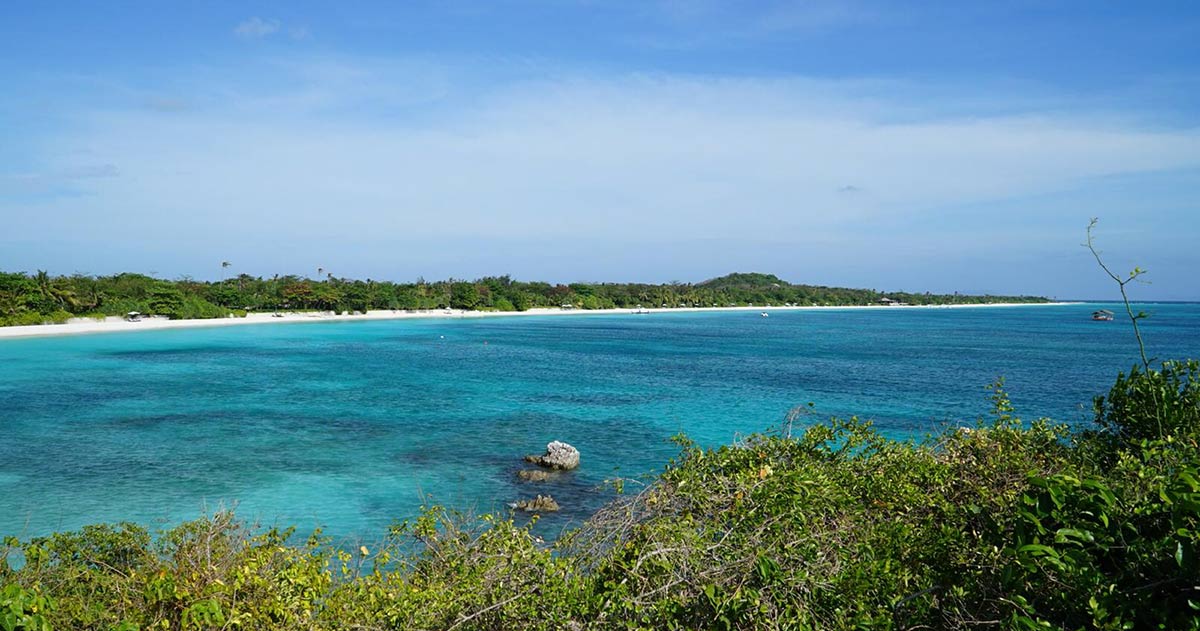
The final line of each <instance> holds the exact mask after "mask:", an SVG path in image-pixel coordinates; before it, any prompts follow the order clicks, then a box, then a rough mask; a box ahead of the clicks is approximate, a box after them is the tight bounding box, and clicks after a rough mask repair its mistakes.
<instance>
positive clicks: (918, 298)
mask: <svg viewBox="0 0 1200 631" xmlns="http://www.w3.org/2000/svg"><path fill="white" fill-rule="evenodd" d="M322 271H323V270H322ZM885 298H886V299H888V300H893V301H896V302H903V303H907V304H937V305H941V304H973V303H983V302H1045V301H1046V299H1045V298H1041V297H1032V296H981V295H959V294H951V295H947V294H930V293H923V294H921V293H906V292H887V293H884V292H880V291H876V290H873V289H846V288H839V287H823V286H816V285H796V284H792V283H788V282H786V281H783V280H781V279H779V278H778V277H776V276H773V275H770V274H730V275H728V276H723V277H721V278H716V279H712V280H708V281H705V282H701V283H695V284H692V283H678V282H673V283H666V284H659V285H653V284H643V283H571V284H551V283H545V282H524V281H517V280H514V279H512V278H510V277H509V276H488V277H485V278H480V279H477V280H474V281H466V280H455V279H450V280H443V281H435V282H426V281H425V280H423V279H422V280H418V281H417V282H413V283H396V282H391V281H378V280H372V279H367V280H354V279H346V278H336V277H334V276H333V275H331V274H327V275H326V276H325V277H324V278H318V279H312V278H306V277H301V276H273V277H271V278H263V277H258V276H250V275H248V274H241V275H238V276H236V277H231V278H227V279H223V280H220V281H213V282H206V281H196V280H191V279H186V278H185V279H180V280H163V279H158V278H152V277H150V276H146V275H142V274H132V273H125V274H116V275H112V276H88V275H83V274H75V275H72V276H51V275H50V274H47V273H46V272H44V271H38V272H36V273H34V274H26V273H20V272H17V273H11V272H10V273H5V272H0V325H19V324H42V323H47V322H63V321H66V320H67V319H69V318H71V317H77V316H92V317H98V316H113V315H124V314H126V313H128V312H130V311H137V312H140V313H145V314H154V315H164V316H168V317H171V318H175V319H181V318H220V317H227V316H230V315H244V312H247V311H286V310H320V311H337V312H356V311H357V312H365V311H368V310H372V309H382V310H419V309H447V308H450V309H468V310H497V311H525V310H527V309H531V308H535V307H563V306H567V307H571V308H577V309H606V308H636V307H646V308H651V307H653V308H663V307H668V308H674V307H725V306H745V305H754V306H782V305H830V306H846V305H868V304H879V303H880V301H881V300H883V299H885Z"/></svg>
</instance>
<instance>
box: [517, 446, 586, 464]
mask: <svg viewBox="0 0 1200 631" xmlns="http://www.w3.org/2000/svg"><path fill="white" fill-rule="evenodd" d="M525 462H532V463H533V464H536V465H538V466H542V467H546V468H547V469H561V470H564V471H567V470H570V469H574V468H575V467H578V466H579V450H578V449H576V448H574V447H572V446H570V445H568V444H567V443H564V442H560V441H557V440H556V441H554V442H552V443H550V444H548V445H546V453H545V454H543V455H541V456H525Z"/></svg>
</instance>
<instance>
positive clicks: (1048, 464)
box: [0, 363, 1200, 630]
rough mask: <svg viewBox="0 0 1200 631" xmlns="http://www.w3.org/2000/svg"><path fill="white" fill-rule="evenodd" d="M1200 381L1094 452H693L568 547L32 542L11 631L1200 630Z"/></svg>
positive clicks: (837, 443)
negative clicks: (1198, 392)
mask: <svg viewBox="0 0 1200 631" xmlns="http://www.w3.org/2000/svg"><path fill="white" fill-rule="evenodd" d="M1196 385H1197V372H1196V370H1195V365H1194V364H1193V363H1186V364H1164V365H1163V366H1162V367H1161V369H1157V370H1145V369H1143V370H1134V371H1131V372H1130V373H1129V374H1128V375H1123V376H1121V377H1120V378H1119V379H1118V380H1117V383H1116V384H1115V385H1114V387H1113V389H1112V391H1110V392H1109V393H1108V394H1107V395H1106V396H1105V397H1104V399H1103V401H1102V402H1100V403H1098V405H1097V410H1098V413H1100V414H1102V418H1100V419H1099V421H1100V424H1099V427H1098V428H1097V429H1096V430H1095V431H1091V432H1085V433H1081V434H1077V435H1070V434H1068V432H1067V430H1066V429H1065V428H1064V427H1062V426H1056V425H1053V424H1051V423H1050V422H1048V421H1044V420H1043V421H1035V422H1032V423H1023V422H1022V421H1020V420H1019V419H1017V418H1015V417H1014V416H1013V414H1012V409H1011V406H1010V405H1009V403H1008V399H1007V398H1006V397H1005V396H1004V393H1003V392H1002V391H1001V390H999V389H997V392H996V395H995V399H994V400H995V403H996V415H995V418H993V419H990V420H987V421H980V422H978V423H976V424H975V425H974V426H973V427H970V428H952V429H948V430H946V431H944V432H942V433H940V434H938V435H936V436H933V437H931V438H929V439H928V440H924V441H913V442H900V441H895V440H889V439H887V438H884V437H883V436H881V435H880V434H879V433H877V432H876V431H875V430H874V429H873V428H872V426H871V424H870V423H867V422H862V421H859V420H856V419H850V420H847V421H839V420H833V421H830V422H829V423H824V424H818V425H815V426H813V427H810V428H809V429H808V430H807V431H805V433H804V434H803V435H801V436H800V437H798V438H794V439H793V438H789V437H785V436H776V435H763V436H752V437H749V438H747V439H745V440H743V441H740V442H738V443H737V444H734V445H730V446H725V447H720V448H717V449H708V450H706V449H701V448H699V447H698V446H696V445H695V444H693V443H691V442H689V441H687V440H686V439H683V438H680V439H679V444H680V447H681V452H680V455H679V457H678V458H677V459H675V460H674V461H672V462H671V463H670V464H669V465H668V466H667V467H666V468H665V469H664V471H663V472H662V473H661V474H660V475H659V476H657V477H656V478H655V479H654V480H652V481H651V482H650V483H649V484H648V485H647V486H645V487H644V488H642V489H641V490H640V491H639V492H638V493H636V494H632V495H621V496H620V497H619V498H618V499H617V500H616V501H614V502H612V503H610V504H609V505H608V506H607V507H605V508H604V509H602V510H600V511H599V512H597V513H596V514H595V515H593V516H592V518H591V519H590V520H589V521H588V522H587V523H586V524H585V525H584V526H583V527H581V528H579V529H577V530H574V531H571V532H568V533H566V534H564V535H563V536H562V537H561V538H560V539H559V540H558V541H557V542H555V543H553V544H547V543H544V542H542V541H541V540H540V539H539V538H538V537H537V536H535V535H534V534H533V531H532V530H531V526H532V522H529V523H525V524H519V523H517V522H515V521H514V520H513V519H512V518H510V517H506V516H483V517H480V518H466V517H463V516H460V515H456V514H454V513H452V512H450V511H447V510H445V509H442V508H440V507H432V508H429V509H427V510H426V512H425V513H424V514H423V516H422V517H420V518H419V519H417V520H415V521H413V522H412V523H407V524H402V525H398V526H396V527H395V528H393V529H392V531H391V533H390V534H389V536H388V537H387V539H386V540H384V541H382V542H380V543H378V544H374V545H368V546H362V547H359V548H357V549H350V550H345V549H339V548H338V547H336V546H332V545H331V544H330V542H329V541H328V540H327V539H325V538H323V537H322V536H321V534H320V533H319V532H318V533H315V534H313V535H312V536H311V537H309V538H308V539H307V540H303V541H298V540H296V538H295V537H293V536H292V535H291V532H290V531H278V530H268V531H266V532H261V531H256V530H254V529H251V528H249V527H247V526H245V525H243V524H241V523H239V522H237V521H236V520H235V519H234V518H233V516H232V515H229V514H226V513H221V514H218V515H214V516H212V517H208V518H204V519H201V520H197V521H194V522H190V523H186V524H183V525H181V526H178V527H176V528H174V529H172V530H169V531H166V532H162V533H158V535H157V536H156V537H151V536H150V535H149V534H148V533H147V532H146V531H144V530H142V529H141V528H139V527H137V526H133V525H127V524H122V525H117V526H111V527H109V526H97V527H89V528H85V529H83V530H82V531H80V532H77V533H60V534H56V535H52V536H50V537H44V538H37V539H33V540H31V541H27V542H18V541H15V540H12V539H10V540H8V541H7V542H6V544H5V546H6V547H5V550H4V551H3V552H2V554H3V556H4V557H5V558H8V557H13V558H16V557H17V556H20V557H22V558H23V559H24V564H23V565H22V566H20V567H19V568H15V567H13V566H12V565H10V564H8V563H0V580H2V582H3V583H4V584H5V586H4V588H3V591H0V625H2V626H0V628H5V629H9V628H12V629H18V628H22V629H23V628H28V629H40V628H55V629H126V630H128V629H151V628H164V629H225V628H243V629H347V628H357V629H916V628H923V629H956V628H961V629H968V628H1004V629H1087V628H1095V629H1192V630H1196V629H1200V611H1198V607H1200V604H1198V603H1200V594H1198V593H1197V589H1198V585H1200V566H1198V559H1197V553H1198V551H1200V447H1198V443H1197V440H1198V438H1200V422H1198V421H1197V419H1198V418H1200V415H1198V414H1197V413H1198V412H1200V399H1198V398H1197V397H1196ZM1146 393H1154V394H1152V395H1147V394H1146ZM1171 393H1174V394H1171ZM1150 406H1161V407H1160V408H1159V409H1151V408H1150ZM1160 423H1161V428H1162V429H1161V432H1160V431H1159V428H1160ZM1151 428H1152V429H1153V431H1151ZM625 486H630V484H626V485H625Z"/></svg>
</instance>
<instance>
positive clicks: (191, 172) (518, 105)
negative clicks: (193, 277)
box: [18, 59, 1200, 287]
mask: <svg viewBox="0 0 1200 631" xmlns="http://www.w3.org/2000/svg"><path fill="white" fill-rule="evenodd" d="M280 68H281V67H280V66H272V67H271V68H270V70H271V71H272V72H278V71H279V70H280ZM284 68H287V71H286V74H287V81H285V82H284V83H283V84H286V86H287V87H286V88H280V87H278V86H279V85H281V84H280V83H275V84H273V85H275V86H276V87H274V88H266V87H255V84H254V82H253V79H252V78H251V79H249V80H247V81H246V82H244V83H238V84H237V85H231V84H224V85H218V86H208V87H207V88H206V91H207V92H209V93H222V94H229V95H231V97H236V98H231V99H230V101H229V102H228V103H227V104H225V105H220V106H216V105H214V106H212V107H208V108H202V109H201V108H197V109H189V110H186V111H182V112H178V113H174V114H173V115H171V116H162V115H154V113H148V112H147V111H146V110H144V109H138V110H135V109H131V110H129V111H115V112H113V111H108V112H96V113H93V114H91V115H90V117H89V120H90V125H89V126H88V129H85V130H83V131H82V132H75V133H72V134H71V135H69V136H67V135H64V136H62V137H59V138H56V139H53V141H52V142H47V144H46V146H45V147H43V149H44V151H45V155H44V156H43V158H44V159H45V160H46V161H49V162H53V161H54V156H58V155H70V154H71V152H72V151H77V150H79V149H81V148H91V149H94V150H96V151H98V152H99V155H98V159H100V160H103V161H104V162H105V163H111V164H119V165H121V175H122V177H120V178H107V179H104V180H89V181H87V182H83V183H81V185H84V186H92V187H93V190H92V192H93V193H94V194H93V195H90V196H89V197H88V199H87V200H86V203H84V202H82V201H80V200H79V199H75V198H64V199H62V200H58V201H56V202H54V203H53V205H54V212H47V213H42V214H39V215H38V216H36V217H31V218H30V219H29V220H28V221H27V222H25V224H24V225H23V226H19V227H18V229H19V230H22V231H23V232H25V233H26V234H25V236H28V237H33V236H35V235H37V234H51V233H53V234H63V233H64V232H65V233H68V234H71V233H77V234H78V235H80V236H81V237H83V236H87V237H97V238H103V235H104V234H107V233H108V232H110V229H109V227H110V226H120V227H121V231H122V232H121V233H120V235H118V234H115V233H114V235H113V238H128V237H123V236H121V235H124V234H129V231H131V230H132V231H135V232H138V233H139V235H138V236H139V237H141V238H143V239H164V238H166V239H169V238H172V237H171V235H179V234H186V235H188V238H189V239H193V240H195V241H196V242H197V243H205V242H218V241H220V240H222V239H226V238H228V235H231V234H236V235H261V237H262V238H264V239H266V238H269V239H270V240H271V241H272V242H292V243H321V242H325V243H331V244H338V243H351V242H356V240H363V239H368V240H377V241H379V242H381V243H383V242H388V241H389V240H392V241H410V242H411V241H420V242H425V243H438V242H448V241H447V240H453V239H460V238H480V239H490V240H494V242H495V243H497V244H501V243H504V242H517V241H518V240H525V241H530V240H532V241H537V240H543V241H551V242H557V241H562V240H567V241H570V240H575V239H580V238H582V237H585V236H586V238H587V239H590V240H593V241H594V242H596V243H600V244H604V243H607V244H609V245H608V246H605V247H607V249H606V250H604V251H609V252H612V251H619V249H618V250H614V248H615V247H616V246H615V245H613V244H626V245H625V246H623V247H632V246H628V244H629V243H632V242H637V241H638V240H644V239H648V238H658V239H661V240H663V241H670V242H672V243H676V244H679V243H688V242H696V243H709V244H712V245H711V246H706V247H713V248H719V247H721V246H720V244H722V243H730V244H736V243H741V244H752V243H754V242H756V241H761V240H763V239H769V240H773V242H776V243H777V244H778V243H791V244H792V246H791V247H792V248H793V249H792V250H780V252H786V257H791V260H797V261H805V262H808V261H814V260H817V257H825V258H826V259H828V257H831V256H834V257H837V256H850V255H852V254H853V255H855V256H858V255H863V254H864V252H868V251H869V250H870V249H872V248H876V247H879V248H881V251H884V250H886V247H885V246H884V244H885V243H887V242H889V241H890V240H892V239H895V238H903V239H904V240H905V243H906V247H909V248H910V249H909V250H906V251H908V252H910V254H906V255H905V256H917V257H924V259H928V260H936V259H937V258H938V257H939V256H943V255H946V254H947V253H953V254H954V255H955V256H963V255H965V254H964V252H966V253H979V252H984V253H986V251H988V248H992V249H996V250H1003V249H1004V248H1011V247H1014V245H1015V244H1020V243H1029V242H1036V243H1038V245H1039V246H1041V245H1045V243H1046V239H1045V238H1044V237H1041V238H1039V237H1037V235H1039V234H1041V235H1044V234H1045V233H1046V231H1045V229H1044V225H1045V222H1058V223H1062V224H1066V225H1068V226H1074V224H1075V223H1078V222H1081V221H1084V220H1085V219H1086V217H1088V216H1091V215H1093V214H1103V210H1102V209H1097V208H1094V207H1088V208H1081V207H1080V206H1079V205H1078V204H1072V203H1071V202H1070V199H1071V197H1070V195H1071V194H1072V193H1071V192H1072V191H1076V190H1079V189H1084V188H1087V187H1089V186H1091V184H1092V183H1094V182H1096V181H1099V180H1103V179H1105V178H1110V177H1113V176H1119V175H1131V174H1133V175H1136V174H1144V173H1153V172H1167V171H1173V170H1175V171H1177V170H1187V169H1198V168H1200V133H1198V132H1197V130H1195V129H1171V128H1156V127H1152V126H1147V125H1143V124H1140V123H1138V122H1136V121H1133V120H1131V119H1128V118H1123V117H1113V116H1109V115H1103V114H1102V113H1096V112H1088V111H1084V110H1075V111H1066V110H1063V109H1061V108H1060V109H1059V110H1058V113H1056V114H1053V115H1049V114H1041V115H1039V114H1030V113H1019V112H1010V113H1006V114H996V115H991V116H981V117H976V118H962V117H957V116H954V117H950V116H943V115H939V114H938V113H937V112H936V111H927V112H926V113H925V115H924V116H908V117H906V120H905V121H900V122H896V121H895V120H893V118H892V117H891V116H890V112H892V111H893V110H894V109H897V108H901V109H903V108H909V109H910V110H911V108H913V107H914V106H913V103H912V102H904V103H898V102H893V101H890V100H889V97H888V94H889V93H888V92H887V91H884V92H878V91H872V89H871V88H870V87H869V86H865V85H864V84H861V83H852V82H836V81H828V82H827V81H807V80H798V79H797V80H766V79H761V80H760V79H721V78H696V77H674V76H631V77H620V78H607V79H591V80H581V79H574V80H562V81H537V82H525V83H515V84H508V85H506V86H504V87H502V88H497V89H482V88H476V87H471V86H465V85H463V83H462V80H461V77H460V76H457V75H455V73H454V72H449V71H445V69H438V68H426V67H423V66H421V65H420V64H398V65H396V64H375V63H367V62H357V63H356V62H353V61H348V60H345V59H342V60H337V61H326V62H321V63H313V64H306V65H303V66H299V67H293V66H284ZM255 72H266V71H265V70H264V69H256V70H254V71H253V72H251V75H253V74H254V73H255ZM919 91H920V90H919V86H918V87H912V86H910V90H909V92H910V93H911V92H918V93H919ZM68 167H69V165H58V166H57V168H58V169H59V171H60V172H62V170H64V169H66V168H68ZM848 183H855V184H848ZM860 185H861V186H862V187H863V188H862V190H859V188H860ZM851 189H853V191H852V190H851ZM854 191H857V192H855V194H847V193H849V192H854ZM1153 194H1156V193H1151V195H1153ZM1049 195H1059V196H1066V197H1065V199H1066V200H1067V201H1066V202H1062V203H1057V204H1055V205H1053V206H1047V205H1046V204H1041V205H1037V208H1038V212H1039V213H1044V214H1045V216H1039V217H1038V219H1037V221H1039V222H1042V223H1041V224H1039V225H1037V226H1023V225H1022V223H1021V222H1023V221H1028V220H1029V217H1030V216H1031V215H1030V213H1031V212H1032V211H1027V210H1024V209H1023V202H1022V201H1021V200H1025V199H1031V198H1037V197H1039V196H1049ZM988 205H991V208H990V209H989V210H988V211H987V213H986V214H980V215H979V217H977V218H971V219H961V217H963V216H965V215H966V214H970V213H971V212H972V211H970V210H964V209H970V208H973V207H984V206H988ZM996 207H999V208H1001V210H1000V211H998V212H997V211H996V210H995V208H996ZM100 211H102V212H100ZM956 213H957V214H956ZM948 214H949V215H950V216H951V217H955V219H952V220H947V219H946V217H947V215H948ZM1077 217H1078V220H1077ZM114 219H116V220H114ZM983 224H994V226H993V227H991V228H989V229H987V230H983V231H980V230H978V226H980V225H983ZM913 225H917V226H921V225H923V226H926V228H925V229H921V230H918V229H911V228H906V226H913ZM130 226H133V227H132V228H131V227H130ZM929 226H934V227H932V228H931V227H929ZM1079 226H1082V223H1080V224H1079ZM1072 229H1073V228H1072ZM1080 229H1081V228H1080ZM1188 229H1191V230H1193V231H1194V230H1195V224H1194V222H1193V223H1192V224H1191V227H1190V228H1188V227H1187V226H1186V225H1185V226H1184V227H1183V228H1182V230H1185V231H1186V230H1188ZM906 230H908V231H909V232H910V233H912V234H910V235H908V236H902V235H904V233H905V231H906ZM1075 232H1078V230H1075V231H1074V232H1072V233H1071V234H1070V237H1069V239H1068V241H1067V242H1066V243H1064V244H1062V247H1073V246H1074V245H1075V244H1076V243H1077V241H1078V235H1077V234H1075ZM948 234H951V235H954V237H955V240H954V242H953V243H947V242H944V240H945V239H946V235H948ZM268 235H269V236H268ZM1022 235H1024V236H1022ZM989 239H990V241H989ZM1001 239H1004V240H1005V241H1004V242H1003V243H1001ZM868 246H869V247H868ZM197 247H199V246H197ZM346 247H349V246H346ZM496 247H497V252H499V251H501V250H502V249H503V246H501V245H497V246H496ZM730 247H731V248H732V247H734V246H732V245H731V246H730ZM737 247H743V246H737ZM744 247H745V248H746V254H745V255H744V256H749V257H752V256H753V255H754V252H755V250H754V246H752V245H746V246H744ZM773 247H774V248H776V249H778V248H781V247H784V246H782V245H776V246H773ZM1046 247H1051V246H1046ZM1053 247H1059V246H1058V245H1053ZM972 248H974V250H973V249H972ZM601 249H604V248H601ZM1072 251H1073V250H1072ZM735 254H736V253H735V252H732V251H731V252H728V253H726V258H725V259H722V260H723V261H725V260H732V259H733V258H736V256H735ZM867 255H869V252H868V254H867ZM364 256H365V255H364ZM373 256H379V257H382V258H386V255H383V254H378V253H376V254H375V255H373ZM497 256H499V255H498V254H497ZM776 256H777V258H779V259H780V260H782V259H783V258H785V254H778V255H776ZM886 256H888V257H892V258H890V260H889V261H888V263H887V264H888V265H894V266H902V264H903V261H902V260H901V259H897V258H894V257H895V253H894V252H892V253H889V254H887V255H886ZM981 256H982V254H981ZM772 260H775V259H772ZM833 260H837V259H833ZM873 260H874V259H872V260H867V259H863V260H862V261H859V262H856V263H855V265H858V266H860V267H861V266H863V265H869V264H871V263H872V261H873ZM729 264H730V265H732V264H734V263H732V262H730V263H729ZM796 264H797V265H798V264H799V263H796ZM875 264H882V263H879V262H878V261H875ZM280 271H284V269H283V268H281V269H280ZM492 271H495V270H491V269H480V270H478V272H477V273H485V272H492ZM712 271H713V272H714V273H715V272H720V271H721V270H712ZM768 271H776V270H768ZM778 271H781V272H786V271H787V270H778ZM430 273H431V274H436V273H437V271H436V270H433V271H431V272H430ZM459 273H463V272H459ZM467 273H470V272H467ZM591 277H593V278H617V277H622V276H621V274H620V273H612V272H610V273H605V272H604V270H596V271H594V272H592V274H591ZM797 280H803V277H801V278H797ZM918 284H919V283H913V284H911V285H910V286H912V287H916V286H917V285H918Z"/></svg>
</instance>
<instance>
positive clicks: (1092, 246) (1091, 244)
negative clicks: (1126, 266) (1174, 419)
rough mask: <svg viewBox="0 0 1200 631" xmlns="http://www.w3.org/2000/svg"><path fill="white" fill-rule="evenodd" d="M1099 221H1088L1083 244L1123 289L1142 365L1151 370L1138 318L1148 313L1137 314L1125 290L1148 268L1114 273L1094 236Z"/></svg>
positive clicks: (1122, 295)
mask: <svg viewBox="0 0 1200 631" xmlns="http://www.w3.org/2000/svg"><path fill="white" fill-rule="evenodd" d="M1098 221H1099V220H1098V219H1096V218H1095V217H1092V220H1091V221H1090V222H1088V227H1087V242H1086V243H1084V244H1083V246H1084V247H1086V248H1087V249H1088V250H1090V251H1091V253H1092V256H1094V257H1095V258H1096V263H1098V264H1099V265H1100V269H1102V270H1104V273H1105V274H1108V276H1109V277H1110V278H1112V279H1113V280H1114V281H1116V283H1117V286H1118V287H1119V288H1120V289H1121V300H1122V301H1123V302H1124V303H1125V312H1126V313H1128V314H1129V321H1130V322H1132V323H1133V334H1134V336H1135V337H1137V343H1138V353H1139V354H1140V355H1141V358H1142V367H1143V368H1145V369H1146V371H1147V372H1149V371H1150V360H1149V359H1148V358H1147V357H1146V344H1145V342H1143V341H1142V331H1141V329H1139V328H1138V320H1141V319H1142V318H1145V317H1147V314H1146V312H1145V311H1138V312H1137V313H1136V314H1135V313H1134V312H1133V306H1132V305H1131V304H1130V303H1129V294H1128V293H1126V291H1125V286H1126V285H1128V284H1129V283H1132V282H1133V281H1135V280H1137V279H1138V277H1140V276H1141V275H1142V274H1145V273H1146V270H1144V269H1142V268H1140V267H1134V268H1133V271H1132V272H1129V275H1128V276H1126V277H1124V278H1122V277H1120V276H1117V275H1116V274H1114V273H1113V271H1112V270H1111V269H1109V268H1108V266H1107V265H1105V264H1104V260H1103V259H1101V258H1100V252H1099V251H1098V250H1097V249H1096V242H1095V238H1094V237H1093V236H1092V228H1095V227H1096V223H1097V222H1098ZM1142 282H1145V281H1142Z"/></svg>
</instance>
